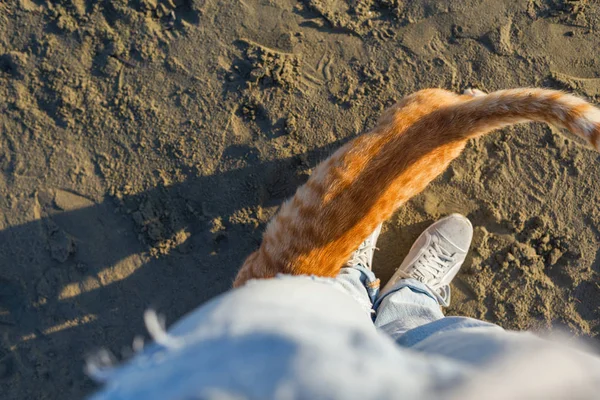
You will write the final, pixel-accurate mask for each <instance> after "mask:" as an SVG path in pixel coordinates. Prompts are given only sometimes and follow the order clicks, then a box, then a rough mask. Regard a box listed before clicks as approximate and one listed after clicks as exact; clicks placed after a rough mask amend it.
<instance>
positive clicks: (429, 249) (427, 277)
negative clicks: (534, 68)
mask: <svg viewBox="0 0 600 400" xmlns="http://www.w3.org/2000/svg"><path fill="white" fill-rule="evenodd" d="M472 238H473V226H472V225H471V222H470V221H469V220H468V219H467V218H466V217H464V216H462V215H460V214H452V215H449V216H447V217H445V218H442V219H440V220H439V221H437V222H435V223H434V224H432V225H431V226H429V228H427V229H426V230H425V231H424V232H423V233H422V234H421V236H419V237H418V238H417V240H416V242H415V243H414V244H413V246H412V247H411V249H410V251H409V252H408V255H407V256H406V258H405V259H404V261H403V262H402V264H401V265H400V267H399V268H398V270H397V271H396V272H395V273H394V275H393V276H392V277H391V279H390V280H389V282H388V283H387V284H386V285H385V287H384V288H383V290H382V291H381V293H385V292H387V291H388V290H390V289H391V288H392V286H393V285H394V284H395V283H397V282H398V281H399V280H401V279H406V278H412V279H416V280H418V281H420V282H422V283H424V284H425V285H427V286H428V287H429V288H430V289H431V291H432V292H433V293H434V294H435V295H436V297H437V300H438V302H439V303H440V305H442V306H444V307H448V305H449V304H450V282H451V281H452V279H454V277H455V276H456V274H457V273H458V270H459V269H460V267H461V265H462V264H463V262H464V261H465V257H466V256H467V252H468V250H469V246H470V245H471V239H472Z"/></svg>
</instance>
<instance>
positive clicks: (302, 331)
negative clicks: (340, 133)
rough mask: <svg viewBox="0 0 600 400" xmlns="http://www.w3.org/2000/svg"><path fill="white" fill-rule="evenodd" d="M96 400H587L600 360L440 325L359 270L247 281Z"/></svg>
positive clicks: (425, 296)
mask: <svg viewBox="0 0 600 400" xmlns="http://www.w3.org/2000/svg"><path fill="white" fill-rule="evenodd" d="M154 336H155V338H156V342H155V343H153V344H151V345H149V346H147V347H146V348H144V349H143V350H142V351H141V352H139V353H138V354H137V355H136V356H134V357H133V358H132V359H130V360H129V361H128V362H126V363H124V364H123V365H121V366H114V367H110V368H100V367H98V366H97V365H94V364H91V365H90V366H89V367H90V368H89V369H88V370H89V372H90V373H91V375H92V376H94V377H96V378H97V379H99V380H101V381H102V382H104V383H105V385H104V387H103V388H102V389H101V390H100V391H99V392H98V393H96V394H95V395H93V397H92V398H93V399H96V400H98V399H111V400H115V399H161V400H162V399H182V400H183V399H185V400H189V399H240V398H241V399H396V398H406V399H433V398H436V399H438V398H442V399H450V398H457V399H458V398H460V399H477V398H492V399H506V398H511V399H529V398H594V396H596V394H597V393H599V390H600V359H599V358H597V357H595V356H592V355H590V354H586V353H585V351H587V350H585V351H584V350H581V348H578V349H572V348H570V347H565V345H563V344H562V343H556V342H550V341H548V340H543V339H540V338H538V337H536V336H534V335H532V334H528V333H517V332H507V331H504V330H503V329H501V328H500V327H498V326H496V325H493V324H490V323H486V322H483V321H478V320H474V319H471V318H464V317H444V315H443V314H442V312H441V310H440V307H439V305H438V303H437V301H436V300H435V297H434V296H433V295H432V294H431V293H430V291H429V289H428V288H427V287H426V286H425V285H422V284H421V283H420V282H418V281H415V280H404V281H401V282H399V283H398V284H396V285H395V286H394V287H393V288H392V289H391V290H390V291H388V292H387V293H383V294H382V295H380V294H379V281H378V280H377V279H376V278H375V276H374V275H373V273H372V272H371V271H369V270H368V269H365V268H363V267H360V266H359V267H357V268H344V269H342V271H341V272H340V274H339V276H338V277H337V278H335V279H331V278H318V277H307V276H295V277H291V276H279V277H277V278H275V279H271V280H262V281H251V282H248V283H247V284H246V285H245V286H244V287H242V288H239V289H236V290H232V291H230V292H228V293H225V294H223V295H221V296H219V297H217V298H216V299H213V300H212V301H210V302H208V303H207V304H204V305H202V306H201V307H199V308H198V309H196V310H194V311H192V312H191V313H190V314H188V315H187V316H186V317H184V318H182V319H181V320H180V321H178V322H176V323H175V324H174V325H173V326H172V327H171V328H170V329H169V331H168V333H167V332H162V334H158V333H156V332H155V333H154Z"/></svg>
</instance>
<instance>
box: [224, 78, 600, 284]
mask: <svg viewBox="0 0 600 400" xmlns="http://www.w3.org/2000/svg"><path fill="white" fill-rule="evenodd" d="M527 121H540V122H547V123H551V124H553V125H557V126H559V127H563V128H566V129H568V130H570V131H571V132H573V133H575V134H576V135H578V136H581V137H582V138H584V139H586V140H587V141H588V142H590V143H591V144H592V145H593V146H594V147H595V148H596V149H597V150H599V151H600V109H598V108H596V107H594V106H592V105H590V104H589V103H587V102H586V101H584V100H582V99H579V98H577V97H574V96H571V95H568V94H565V93H562V92H558V91H554V90H543V89H514V90H501V91H498V92H494V93H490V94H484V93H483V92H480V91H478V90H468V91H467V92H465V94H463V95H457V94H455V93H452V92H448V91H446V90H441V89H428V90H422V91H420V92H417V93H415V94H413V95H410V96H408V97H405V98H404V99H402V100H401V101H400V102H399V103H398V104H396V105H395V106H393V107H392V108H391V109H390V110H388V111H387V112H386V113H385V114H384V115H383V116H382V118H381V119H380V121H379V123H378V124H377V126H376V127H375V129H373V131H371V132H370V133H368V134H365V135H362V136H359V137H357V138H356V139H354V140H352V141H351V142H349V143H347V144H346V145H345V146H343V147H341V148H340V149H338V150H337V151H336V152H335V153H334V154H333V155H332V156H331V157H329V158H328V159H327V160H325V161H324V162H322V163H321V164H319V166H317V168H315V170H314V172H313V174H312V176H311V177H310V179H309V180H308V181H307V182H306V184H305V185H303V186H301V187H300V188H299V189H298V191H297V192H296V194H295V195H294V197H293V198H292V199H291V200H288V201H286V202H285V203H284V204H283V205H282V207H281V209H280V210H279V212H278V214H277V215H276V216H275V217H274V218H273V220H272V221H271V222H270V223H269V225H268V226H267V230H266V232H265V234H264V236H263V241H262V244H261V246H260V248H259V249H258V250H257V251H256V252H254V253H253V254H251V255H250V256H249V257H248V258H247V259H246V261H245V263H244V265H243V266H242V268H241V270H240V271H239V273H238V275H237V277H236V279H235V282H234V284H233V285H234V287H238V286H241V285H243V284H244V283H245V282H246V281H247V280H249V279H253V278H271V277H273V276H275V275H276V274H278V273H284V274H291V275H302V274H305V275H318V276H336V275H337V274H338V272H339V270H340V268H341V267H342V266H343V265H344V264H345V262H346V261H347V260H348V258H349V257H350V255H351V254H352V252H353V251H354V250H355V249H356V248H357V247H358V246H359V245H360V243H361V242H362V241H363V240H364V238H365V237H367V236H368V235H369V234H370V233H371V232H372V231H373V230H374V229H375V227H376V226H377V225H378V224H379V223H381V222H382V221H384V220H386V219H387V218H389V217H390V216H391V215H392V213H393V212H394V211H395V210H396V209H397V208H398V207H400V206H401V205H402V204H404V203H405V202H406V201H408V200H409V199H410V198H411V197H413V196H415V195H416V194H418V193H420V192H421V191H422V190H423V189H424V188H425V187H426V186H427V185H428V184H429V182H431V181H432V180H433V179H435V178H436V177H437V176H438V175H439V174H441V173H442V172H443V171H444V170H445V169H446V167H448V165H449V164H450V162H451V161H452V160H454V159H455V158H456V157H458V155H459V154H460V153H461V151H462V150H463V148H464V147H465V143H466V141H467V140H468V139H470V138H475V137H478V136H481V135H483V134H485V133H487V132H490V131H492V130H494V129H498V128H501V127H504V126H507V125H510V124H515V123H520V122H527Z"/></svg>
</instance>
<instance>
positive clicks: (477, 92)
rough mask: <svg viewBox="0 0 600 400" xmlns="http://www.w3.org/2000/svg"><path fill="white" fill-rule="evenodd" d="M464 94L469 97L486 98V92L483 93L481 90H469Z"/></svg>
mask: <svg viewBox="0 0 600 400" xmlns="http://www.w3.org/2000/svg"><path fill="white" fill-rule="evenodd" d="M463 94H466V95H467V96H471V97H479V96H485V92H482V91H481V90H479V89H474V88H468V89H467V90H465V91H464V92H463Z"/></svg>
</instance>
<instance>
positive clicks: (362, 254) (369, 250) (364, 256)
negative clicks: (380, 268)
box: [347, 238, 378, 268]
mask: <svg viewBox="0 0 600 400" xmlns="http://www.w3.org/2000/svg"><path fill="white" fill-rule="evenodd" d="M375 250H378V249H377V247H375V245H374V244H373V243H371V238H368V239H367V240H365V241H364V242H362V243H361V244H360V246H358V249H356V251H355V252H354V253H353V254H352V257H351V258H350V260H348V263H347V265H349V266H354V265H358V264H361V265H363V266H364V267H367V268H370V266H371V260H372V259H373V253H375Z"/></svg>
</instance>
